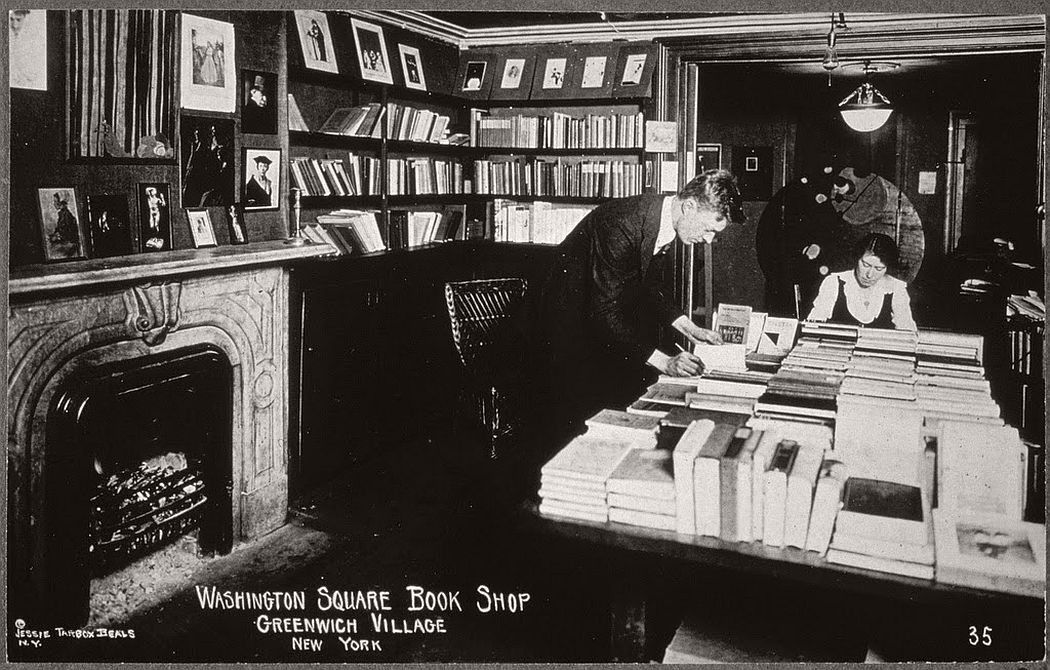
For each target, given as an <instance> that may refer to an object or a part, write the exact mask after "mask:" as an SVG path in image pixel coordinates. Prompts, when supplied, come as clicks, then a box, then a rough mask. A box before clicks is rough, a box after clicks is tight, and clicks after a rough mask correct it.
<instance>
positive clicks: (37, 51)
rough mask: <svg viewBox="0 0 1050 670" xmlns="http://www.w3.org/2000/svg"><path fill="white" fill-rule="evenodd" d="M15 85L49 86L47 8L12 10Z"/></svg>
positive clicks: (10, 37) (35, 88) (10, 40)
mask: <svg viewBox="0 0 1050 670" xmlns="http://www.w3.org/2000/svg"><path fill="white" fill-rule="evenodd" d="M7 20H8V33H7V38H8V46H9V48H10V50H9V54H10V60H9V63H10V65H11V70H10V75H11V79H10V85H11V88H25V89H30V90H33V91H46V90H47V10H44V9H12V10H11V11H10V12H8V15H7Z"/></svg>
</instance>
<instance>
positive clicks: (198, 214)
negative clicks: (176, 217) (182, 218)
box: [186, 207, 217, 249]
mask: <svg viewBox="0 0 1050 670" xmlns="http://www.w3.org/2000/svg"><path fill="white" fill-rule="evenodd" d="M186 221H187V222H188V223H189V226H190V236H191V237H192V238H193V247H194V248H195V249H203V248H205V247H214V246H216V245H217V243H216V241H215V228H214V227H213V226H212V224H211V214H210V213H209V211H208V208H207V207H187V208H186Z"/></svg>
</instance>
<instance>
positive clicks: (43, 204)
mask: <svg viewBox="0 0 1050 670" xmlns="http://www.w3.org/2000/svg"><path fill="white" fill-rule="evenodd" d="M36 193H37V204H38V213H39V215H40V237H41V241H42V242H43V249H44V260H45V261H47V262H52V261H67V260H75V259H78V258H87V251H86V249H85V247H84V224H83V222H82V221H81V220H80V210H78V209H77V192H76V189H75V188H74V187H72V186H60V187H55V188H38V189H37V190H36Z"/></svg>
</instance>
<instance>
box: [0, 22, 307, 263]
mask: <svg viewBox="0 0 1050 670" xmlns="http://www.w3.org/2000/svg"><path fill="white" fill-rule="evenodd" d="M192 13H193V14H194V15H198V16H204V17H207V18H210V19H215V20H219V21H227V22H230V23H233V24H234V35H235V39H236V58H237V62H236V66H235V71H236V73H237V81H238V86H239V85H240V81H241V70H242V69H252V70H262V71H266V72H273V73H276V74H277V75H278V78H277V79H278V91H277V92H276V93H275V94H274V95H273V96H272V97H271V99H272V100H273V101H274V102H275V103H277V104H278V118H277V127H278V134H276V135H242V134H241V132H240V123H239V121H236V120H235V126H234V146H235V148H236V152H235V158H234V161H235V170H234V175H235V180H236V181H237V185H236V188H237V190H236V193H238V194H239V193H240V185H241V183H242V181H243V179H244V166H243V165H241V161H242V159H243V148H244V147H246V146H247V147H250V148H263V149H279V148H280V149H283V150H284V151H285V152H287V133H286V132H284V131H282V130H281V129H282V128H286V127H287V121H286V111H287V110H286V107H287V105H286V103H285V100H286V71H287V67H286V65H285V60H286V57H285V48H284V39H283V34H284V33H283V30H284V28H283V25H284V17H283V15H282V14H281V13H280V12H230V11H194V12H192ZM66 18H67V12H65V11H59V10H51V11H48V26H47V29H48V35H47V39H48V90H47V91H30V90H23V89H11V208H10V235H11V238H10V239H11V257H10V263H11V265H12V266H18V265H24V264H27V263H39V262H42V261H43V260H44V255H43V240H42V237H41V234H40V215H39V213H38V211H37V200H36V189H38V188H42V187H62V186H65V187H70V186H71V187H73V188H75V189H76V196H77V210H78V213H79V214H80V217H81V219H84V217H85V216H86V215H87V197H88V196H89V195H94V194H115V195H120V194H125V195H127V197H128V205H129V209H128V214H129V217H130V219H131V221H130V223H131V225H132V229H133V230H137V225H136V224H137V221H138V214H137V211H136V209H137V208H136V185H137V184H138V183H139V182H167V183H169V184H171V200H172V202H171V203H170V207H171V214H172V221H171V224H172V245H173V247H174V248H175V249H188V248H192V247H193V242H192V239H191V237H190V230H189V225H188V223H187V221H186V218H185V214H184V213H182V212H181V207H182V202H181V197H180V195H181V180H180V169H179V166H178V165H176V164H170V165H169V164H164V165H156V164H154V165H143V164H135V163H134V162H131V161H124V162H116V161H105V160H103V161H70V160H68V159H67V157H66V156H67V146H68V140H67V132H66V106H67V104H66V90H67V89H66V62H67V50H66ZM239 100H240V98H239V93H238V104H239ZM176 113H178V110H176ZM188 113H189V114H191V115H193V116H208V117H216V118H234V119H236V117H237V114H236V113H235V114H220V113H214V112H192V111H191V112H188ZM169 139H171V140H172V142H173V144H174V145H175V154H176V156H178V153H179V151H178V144H177V143H178V139H177V138H169ZM282 178H283V179H284V180H287V175H286V174H282ZM237 198H238V199H239V198H240V196H239V195H238V196H237ZM211 209H212V211H211V219H212V223H213V224H214V228H215V235H216V239H217V241H218V243H219V244H228V243H229V233H228V230H227V227H226V224H225V222H226V215H225V213H224V212H223V211H222V208H221V207H216V208H211ZM84 222H85V223H86V219H84ZM244 223H245V225H246V227H247V231H248V237H249V239H250V240H268V239H279V238H281V237H284V236H286V235H287V231H288V208H287V205H286V204H285V203H283V202H282V204H281V209H279V210H276V211H260V212H249V213H247V214H246V215H245V219H244Z"/></svg>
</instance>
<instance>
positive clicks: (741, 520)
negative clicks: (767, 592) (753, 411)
mask: <svg viewBox="0 0 1050 670" xmlns="http://www.w3.org/2000/svg"><path fill="white" fill-rule="evenodd" d="M740 431H747V439H746V440H744V441H743V442H740V441H738V440H736V439H734V440H733V441H732V442H730V445H729V447H728V448H727V449H726V451H725V453H723V454H722V458H721V459H720V460H719V480H720V481H719V484H720V485H721V496H720V498H721V500H720V503H721V508H720V510H719V512H720V521H719V525H720V527H719V535H720V536H721V538H722V539H723V540H725V541H726V542H750V541H751V539H752V535H751V515H752V513H751V496H752V485H751V474H752V470H753V460H754V455H755V449H756V448H757V447H758V444H759V443H760V441H761V440H762V431H757V430H752V429H750V428H739V429H738V433H737V434H738V435H739V434H740Z"/></svg>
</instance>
